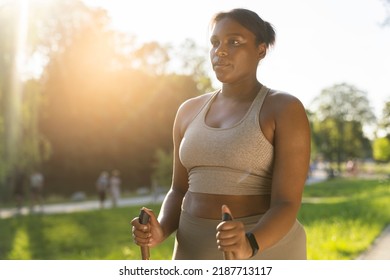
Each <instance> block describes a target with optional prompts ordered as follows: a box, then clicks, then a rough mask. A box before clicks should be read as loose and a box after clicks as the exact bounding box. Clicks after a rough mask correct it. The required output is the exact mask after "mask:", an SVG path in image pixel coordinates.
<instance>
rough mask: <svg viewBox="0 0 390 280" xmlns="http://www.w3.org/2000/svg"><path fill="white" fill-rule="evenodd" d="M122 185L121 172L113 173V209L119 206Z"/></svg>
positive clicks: (111, 187) (114, 171) (111, 180)
mask: <svg viewBox="0 0 390 280" xmlns="http://www.w3.org/2000/svg"><path fill="white" fill-rule="evenodd" d="M121 184H122V180H121V178H120V172H119V170H113V171H112V172H111V178H110V195H111V202H112V207H117V206H118V201H119V199H120V196H121Z"/></svg>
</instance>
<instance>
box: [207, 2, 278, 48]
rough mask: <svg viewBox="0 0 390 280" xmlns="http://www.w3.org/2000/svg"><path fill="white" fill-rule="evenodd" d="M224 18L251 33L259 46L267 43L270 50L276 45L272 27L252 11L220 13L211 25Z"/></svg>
mask: <svg viewBox="0 0 390 280" xmlns="http://www.w3.org/2000/svg"><path fill="white" fill-rule="evenodd" d="M224 18H230V19H233V20H235V21H237V22H238V23H239V24H241V25H242V26H244V27H245V28H246V29H248V30H249V31H251V32H252V33H253V34H254V35H255V37H256V44H257V45H259V44H261V43H265V44H266V46H267V48H268V47H270V46H272V45H273V44H274V43H275V37H276V34H275V30H274V28H273V27H272V25H271V24H270V23H269V22H267V21H264V20H263V19H261V17H259V15H258V14H256V13H255V12H253V11H251V10H248V9H242V8H238V9H233V10H231V11H228V12H220V13H217V14H216V15H215V16H214V18H213V19H212V21H211V23H212V24H216V23H217V22H218V21H220V20H222V19H224Z"/></svg>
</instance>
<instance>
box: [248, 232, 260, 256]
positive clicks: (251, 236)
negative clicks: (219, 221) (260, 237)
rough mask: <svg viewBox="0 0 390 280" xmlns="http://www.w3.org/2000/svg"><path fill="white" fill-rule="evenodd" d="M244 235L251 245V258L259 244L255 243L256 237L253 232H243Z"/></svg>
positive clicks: (257, 249)
mask: <svg viewBox="0 0 390 280" xmlns="http://www.w3.org/2000/svg"><path fill="white" fill-rule="evenodd" d="M245 236H246V238H247V239H248V241H249V244H250V245H251V248H252V256H251V258H252V257H253V256H255V255H256V254H257V252H258V251H259V245H258V244H257V241H256V238H255V236H254V235H253V233H251V232H247V233H245Z"/></svg>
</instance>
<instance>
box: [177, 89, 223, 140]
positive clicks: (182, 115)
mask: <svg viewBox="0 0 390 280" xmlns="http://www.w3.org/2000/svg"><path fill="white" fill-rule="evenodd" d="M215 93H216V91H213V92H208V93H204V94H202V95H199V96H196V97H193V98H190V99H187V100H186V101H184V102H183V103H182V104H181V105H180V107H179V109H178V110H177V114H176V120H175V123H176V126H177V127H178V128H179V130H180V131H181V134H184V131H185V130H186V128H187V126H188V125H189V124H190V123H191V122H192V120H193V119H194V118H195V117H196V116H197V114H198V113H199V112H200V111H201V110H202V108H203V107H204V106H205V105H206V103H207V102H208V101H209V100H210V98H211V97H212V96H213V95H214V94H215Z"/></svg>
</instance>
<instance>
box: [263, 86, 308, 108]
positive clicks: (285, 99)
mask: <svg viewBox="0 0 390 280" xmlns="http://www.w3.org/2000/svg"><path fill="white" fill-rule="evenodd" d="M265 102H267V106H268V108H271V109H272V110H273V111H275V112H283V111H284V110H286V109H288V108H291V109H292V108H295V109H301V110H302V109H303V110H305V108H304V106H303V104H302V102H301V100H300V99H299V98H298V97H296V96H295V95H293V94H291V93H288V92H285V91H281V90H276V89H270V90H269V94H268V96H267V98H266V101H265Z"/></svg>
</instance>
